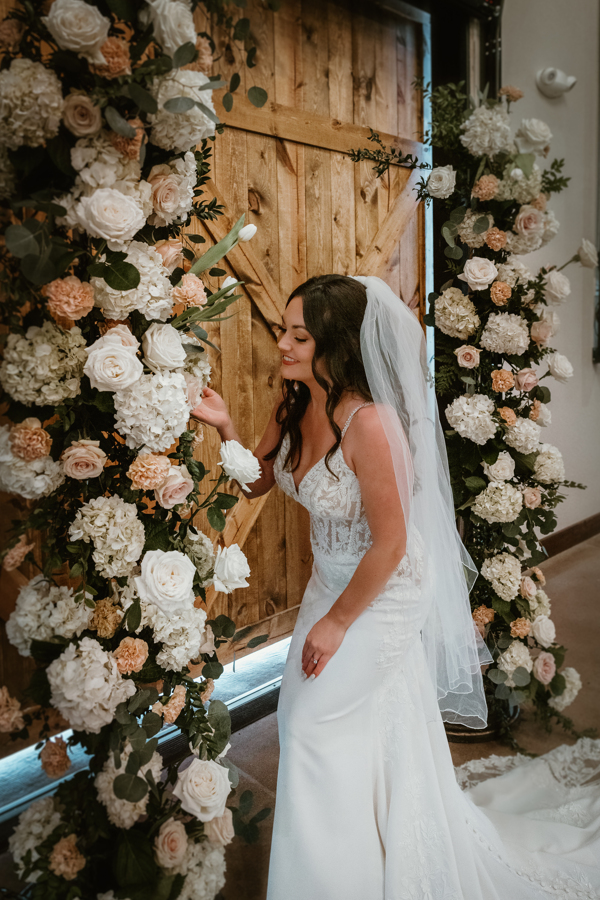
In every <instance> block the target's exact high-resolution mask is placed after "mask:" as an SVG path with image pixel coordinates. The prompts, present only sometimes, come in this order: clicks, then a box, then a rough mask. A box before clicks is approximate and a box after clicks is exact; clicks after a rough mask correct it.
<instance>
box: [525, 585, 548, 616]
mask: <svg viewBox="0 0 600 900" xmlns="http://www.w3.org/2000/svg"><path fill="white" fill-rule="evenodd" d="M529 610H530V617H531V618H532V619H535V618H536V616H549V615H550V610H551V605H550V597H549V596H548V594H547V593H546V592H545V591H543V590H542V589H541V588H538V590H537V591H536V594H535V597H534V598H533V599H532V600H530V601H529Z"/></svg>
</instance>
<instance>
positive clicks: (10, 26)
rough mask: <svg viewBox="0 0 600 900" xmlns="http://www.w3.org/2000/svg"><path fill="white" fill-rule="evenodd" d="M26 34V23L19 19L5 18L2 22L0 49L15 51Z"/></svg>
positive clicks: (0, 24) (0, 26)
mask: <svg viewBox="0 0 600 900" xmlns="http://www.w3.org/2000/svg"><path fill="white" fill-rule="evenodd" d="M24 34H25V25H24V24H23V22H18V21H17V19H4V20H3V21H2V22H0V50H8V51H9V52H11V53H12V52H14V51H15V50H16V49H17V47H18V46H19V44H20V42H21V38H22V37H23V35H24Z"/></svg>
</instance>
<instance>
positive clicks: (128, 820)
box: [94, 743, 163, 829]
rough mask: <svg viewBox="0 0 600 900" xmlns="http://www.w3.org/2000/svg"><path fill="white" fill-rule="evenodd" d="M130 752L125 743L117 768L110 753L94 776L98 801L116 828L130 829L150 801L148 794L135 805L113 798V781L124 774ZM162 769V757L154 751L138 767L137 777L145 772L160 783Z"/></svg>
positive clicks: (141, 776) (129, 746)
mask: <svg viewBox="0 0 600 900" xmlns="http://www.w3.org/2000/svg"><path fill="white" fill-rule="evenodd" d="M132 750H133V747H132V746H131V744H129V743H127V744H126V745H125V747H124V749H123V750H122V751H121V754H120V755H121V760H120V765H119V766H118V767H117V766H115V758H114V755H113V754H112V753H111V754H110V755H109V757H108V759H107V760H106V762H105V763H104V765H103V767H102V771H100V772H99V773H98V774H97V775H96V779H95V782H94V783H95V785H96V791H97V793H98V800H99V801H100V803H102V804H103V805H104V806H105V807H106V812H107V814H108V818H109V821H110V822H112V824H113V825H116V827H117V828H125V829H128V828H131V826H132V825H134V824H135V823H136V822H137V820H138V819H139V818H140V816H143V815H144V813H145V812H146V807H147V806H148V800H149V799H150V793H149V792H148V793H147V794H146V796H145V797H142V799H141V800H138V801H137V802H136V803H131V802H130V801H129V800H120V799H119V798H118V797H117V796H115V792H114V790H113V781H114V780H115V778H116V777H117V775H122V774H123V773H124V772H125V767H126V765H127V760H128V759H129V757H130V756H131V752H132ZM162 767H163V761H162V757H161V755H160V753H158V752H157V751H155V752H154V753H153V754H152V759H151V760H150V762H147V763H145V764H144V765H143V766H141V767H140V770H139V772H138V777H140V778H143V777H144V776H145V774H146V772H152V775H153V777H154V781H155V782H158V781H160V773H161V771H162Z"/></svg>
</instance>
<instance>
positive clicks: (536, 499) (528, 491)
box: [523, 487, 542, 509]
mask: <svg viewBox="0 0 600 900" xmlns="http://www.w3.org/2000/svg"><path fill="white" fill-rule="evenodd" d="M541 502H542V492H541V491H540V489H539V488H536V487H526V488H525V489H524V491H523V505H524V506H526V507H527V509H537V508H538V506H539V505H540V503H541Z"/></svg>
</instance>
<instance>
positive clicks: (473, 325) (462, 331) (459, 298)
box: [435, 288, 480, 340]
mask: <svg viewBox="0 0 600 900" xmlns="http://www.w3.org/2000/svg"><path fill="white" fill-rule="evenodd" d="M435 324H436V327H437V328H439V329H440V331H443V332H444V334H447V335H449V336H450V337H456V338H461V340H464V339H465V338H468V337H469V335H471V334H473V332H474V331H476V330H477V328H478V327H479V324H480V319H479V316H478V315H477V311H476V309H475V304H474V303H473V301H472V300H469V298H468V297H467V296H466V294H463V292H462V291H461V290H460V289H459V288H447V289H446V290H445V291H444V292H443V293H442V294H441V295H440V296H439V297H438V298H437V300H436V301H435Z"/></svg>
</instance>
